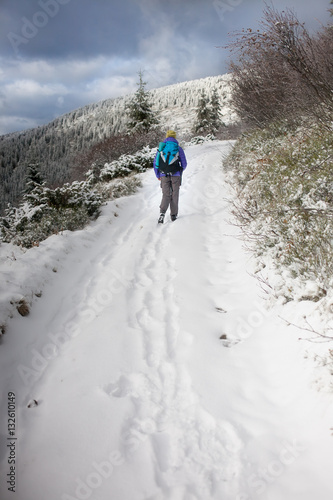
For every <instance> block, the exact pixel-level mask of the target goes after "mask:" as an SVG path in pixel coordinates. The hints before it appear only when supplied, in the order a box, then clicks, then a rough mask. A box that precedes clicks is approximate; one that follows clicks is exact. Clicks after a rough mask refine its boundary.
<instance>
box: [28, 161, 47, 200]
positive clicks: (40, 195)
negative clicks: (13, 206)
mask: <svg viewBox="0 0 333 500" xmlns="http://www.w3.org/2000/svg"><path fill="white" fill-rule="evenodd" d="M44 188H45V181H44V179H43V177H42V175H41V173H40V170H39V165H38V163H30V164H29V165H28V172H27V177H26V187H25V190H24V195H23V200H24V201H25V202H27V203H29V205H31V206H33V207H35V206H38V205H45V204H47V198H46V195H45V189H44Z"/></svg>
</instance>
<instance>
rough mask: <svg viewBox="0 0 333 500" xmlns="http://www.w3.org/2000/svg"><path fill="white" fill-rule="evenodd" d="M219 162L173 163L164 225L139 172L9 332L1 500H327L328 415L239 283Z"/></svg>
mask: <svg viewBox="0 0 333 500" xmlns="http://www.w3.org/2000/svg"><path fill="white" fill-rule="evenodd" d="M229 147H230V146H229V145H228V144H227V143H223V142H213V143H209V144H204V145H201V146H192V147H190V148H188V149H187V150H186V154H187V157H188V161H189V167H188V169H187V171H186V172H185V174H184V182H183V186H182V189H181V198H180V210H181V212H180V217H179V219H178V220H177V221H176V222H175V223H171V222H169V221H167V223H166V224H164V225H163V226H157V224H156V220H157V216H158V206H159V201H160V195H161V193H160V189H159V185H158V182H157V180H156V179H155V178H154V176H153V174H152V172H148V173H146V174H145V175H144V176H143V182H144V185H143V188H142V189H141V190H140V191H139V192H138V193H137V194H135V195H134V196H131V197H129V198H124V199H120V200H118V201H117V202H113V203H110V204H109V205H108V206H107V207H106V208H105V210H104V213H103V216H102V217H101V218H100V219H99V220H98V221H97V222H96V223H95V225H92V226H91V227H90V228H88V229H87V230H86V231H83V232H79V233H77V234H76V235H70V238H71V246H72V248H71V249H68V254H67V255H63V257H62V259H63V260H62V261H60V262H59V268H58V272H57V273H56V274H55V275H54V277H53V279H52V282H51V283H50V284H49V285H47V287H46V289H45V291H44V293H43V296H42V298H41V299H39V300H38V302H36V304H34V307H33V310H32V312H31V314H30V316H29V317H28V318H16V319H13V320H12V321H11V323H10V328H9V331H8V336H7V334H6V345H7V351H6V352H7V356H6V359H4V358H3V357H2V358H1V364H2V367H4V366H5V367H6V369H5V370H2V372H3V371H5V373H6V380H5V391H6V392H8V391H9V390H11V391H15V392H16V393H17V401H18V438H19V441H18V448H17V455H18V460H19V469H18V477H17V492H16V493H15V494H14V495H13V494H12V493H11V492H8V491H6V490H7V488H4V486H3V485H2V486H1V490H0V491H1V498H4V499H7V498H15V500H45V499H48V500H60V499H61V500H69V499H70V500H73V499H88V498H91V499H94V500H109V499H111V498H112V499H115V500H199V499H200V500H210V499H218V500H221V499H223V500H258V499H261V498H262V499H265V500H266V499H267V500H282V499H287V500H298V499H302V500H313V499H314V498H316V497H317V496H319V497H320V500H329V499H330V498H331V497H332V493H333V487H332V486H331V464H332V458H333V442H332V438H331V437H330V433H329V425H330V424H331V425H332V422H330V421H329V417H330V416H332V409H331V408H329V407H328V406H327V404H328V403H327V400H326V399H325V398H322V397H320V396H319V395H318V394H316V393H314V392H311V391H310V389H309V385H310V382H311V380H310V373H309V371H308V370H307V369H306V366H307V365H306V360H304V359H303V358H302V354H301V351H300V346H299V344H298V343H297V342H296V341H295V339H296V338H297V333H296V332H293V331H292V330H291V329H290V328H287V327H285V326H284V324H283V323H282V322H281V321H280V320H278V319H277V318H276V316H275V315H274V314H273V313H268V312H267V311H266V309H265V304H264V301H263V300H262V299H261V298H260V290H259V288H258V286H257V284H256V280H254V279H253V278H252V277H251V276H249V274H248V272H247V269H248V266H249V264H248V262H247V258H248V256H247V255H246V253H245V252H244V250H243V248H242V244H241V241H239V240H238V239H237V238H235V234H236V229H235V228H234V227H233V226H232V225H230V224H229V223H228V219H229V217H230V215H229V212H228V210H229V207H228V204H227V202H226V196H227V189H226V186H225V185H224V182H223V172H222V170H221V161H222V157H223V155H224V154H225V153H226V152H227V150H228V148H229ZM167 219H168V217H167ZM23 332H24V338H23V339H22V333H23ZM222 335H224V336H225V337H226V338H224V339H220V337H221V336H222ZM19 337H20V342H21V346H22V347H21V350H20V354H19V355H18V354H17V349H16V350H15V346H16V345H17V342H18V338H19ZM2 347H5V345H4V346H2ZM1 354H2V353H0V355H1ZM33 399H36V400H37V401H38V403H39V404H38V406H36V407H33V408H29V409H28V408H27V404H28V402H29V401H30V400H33ZM2 449H3V447H2ZM7 467H8V465H7ZM318 493H319V495H318Z"/></svg>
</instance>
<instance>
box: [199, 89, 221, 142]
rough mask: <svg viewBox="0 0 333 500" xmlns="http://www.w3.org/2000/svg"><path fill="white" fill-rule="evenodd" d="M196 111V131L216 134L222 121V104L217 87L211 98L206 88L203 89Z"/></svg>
mask: <svg viewBox="0 0 333 500" xmlns="http://www.w3.org/2000/svg"><path fill="white" fill-rule="evenodd" d="M196 113H197V120H196V123H195V126H194V131H195V133H199V134H214V133H216V132H218V130H219V129H220V128H221V126H222V122H221V104H220V99H219V96H218V93H217V89H216V88H214V89H213V91H212V94H211V98H210V99H209V97H208V96H207V94H206V92H205V90H204V89H202V91H201V95H200V99H199V103H198V107H197V111H196Z"/></svg>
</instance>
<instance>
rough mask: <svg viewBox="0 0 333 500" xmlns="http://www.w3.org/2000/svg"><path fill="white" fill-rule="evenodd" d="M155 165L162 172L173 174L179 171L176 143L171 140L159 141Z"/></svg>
mask: <svg viewBox="0 0 333 500" xmlns="http://www.w3.org/2000/svg"><path fill="white" fill-rule="evenodd" d="M158 150H159V154H158V156H157V159H156V167H157V168H158V169H159V171H160V172H161V173H162V174H166V175H168V174H170V175H172V174H175V173H176V172H180V171H181V164H180V158H179V148H178V144H177V143H176V142H173V141H168V142H160V144H159V148H158Z"/></svg>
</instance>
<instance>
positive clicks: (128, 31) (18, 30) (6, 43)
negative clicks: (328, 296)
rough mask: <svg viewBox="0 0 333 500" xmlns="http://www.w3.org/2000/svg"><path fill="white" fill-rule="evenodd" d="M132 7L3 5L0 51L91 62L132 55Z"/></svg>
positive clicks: (101, 2)
mask: <svg viewBox="0 0 333 500" xmlns="http://www.w3.org/2000/svg"><path fill="white" fill-rule="evenodd" d="M139 14H140V9H139V7H138V6H137V4H136V3H135V2H131V1H130V0H129V1H126V2H125V1H122V0H114V1H112V2H110V1H107V0H32V1H29V2H27V1H24V0H4V1H3V2H2V5H1V20H0V28H1V31H0V32H1V46H2V47H4V48H5V51H6V53H7V55H13V53H12V52H13V50H14V52H15V53H16V55H17V54H19V55H21V56H23V57H30V58H31V57H34V58H36V57H47V58H52V57H56V58H64V57H71V58H73V57H89V56H92V55H94V54H109V55H110V54H118V55H119V54H123V55H124V56H127V55H129V54H130V53H135V48H136V40H135V39H136V33H137V26H138V23H137V20H138V15H139Z"/></svg>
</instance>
